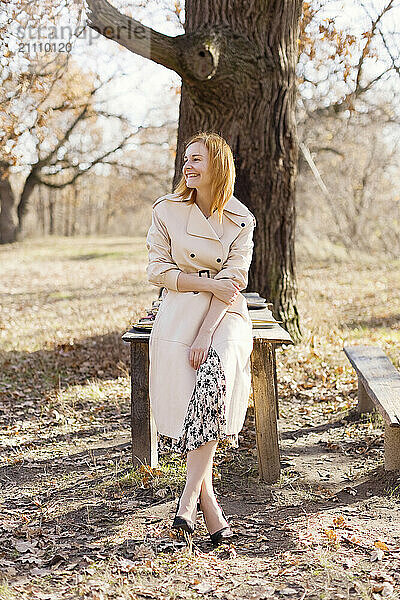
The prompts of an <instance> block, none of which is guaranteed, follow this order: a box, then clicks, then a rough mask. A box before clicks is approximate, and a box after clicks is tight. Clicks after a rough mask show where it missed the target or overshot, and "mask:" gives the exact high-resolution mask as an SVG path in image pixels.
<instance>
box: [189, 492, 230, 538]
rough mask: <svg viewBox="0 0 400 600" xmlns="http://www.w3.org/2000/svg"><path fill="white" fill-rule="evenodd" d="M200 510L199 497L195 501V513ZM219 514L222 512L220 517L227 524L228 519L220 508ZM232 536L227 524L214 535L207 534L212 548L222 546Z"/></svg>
mask: <svg viewBox="0 0 400 600" xmlns="http://www.w3.org/2000/svg"><path fill="white" fill-rule="evenodd" d="M218 506H219V505H218ZM220 508H221V507H220ZM200 510H201V503H200V497H199V499H198V500H197V511H200ZM202 512H203V511H202ZM221 512H222V516H223V517H224V519H225V521H226V522H228V519H227V518H226V516H225V513H224V511H223V510H222V508H221ZM203 514H204V513H203ZM234 535H235V534H234V533H233V531H232V529H231V528H230V526H229V524H228V525H226V526H225V527H222V529H218V531H215V532H214V533H210V534H209V536H210V540H211V543H212V545H213V546H214V548H215V547H216V546H219V545H220V544H222V543H223V542H224V541H225V540H228V539H229V538H231V537H233V536H234Z"/></svg>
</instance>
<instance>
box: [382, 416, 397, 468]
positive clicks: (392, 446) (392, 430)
mask: <svg viewBox="0 0 400 600" xmlns="http://www.w3.org/2000/svg"><path fill="white" fill-rule="evenodd" d="M398 469H400V427H390V425H387V424H386V423H385V470H386V471H397V470H398Z"/></svg>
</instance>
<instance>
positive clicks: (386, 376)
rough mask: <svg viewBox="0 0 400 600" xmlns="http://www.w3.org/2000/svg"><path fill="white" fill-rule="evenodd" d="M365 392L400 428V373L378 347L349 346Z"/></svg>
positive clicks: (351, 360)
mask: <svg viewBox="0 0 400 600" xmlns="http://www.w3.org/2000/svg"><path fill="white" fill-rule="evenodd" d="M343 350H344V352H345V354H346V356H347V358H348V359H349V361H350V363H351V364H352V366H353V367H354V369H355V370H356V372H357V375H358V378H359V381H361V383H362V385H363V387H364V390H365V392H366V393H367V394H368V396H369V397H370V398H371V400H372V401H373V402H374V404H375V406H376V408H377V410H378V411H379V412H380V413H381V415H382V416H383V418H384V419H385V420H386V421H387V422H388V424H389V425H390V426H391V427H400V373H399V372H398V371H397V369H396V367H395V366H394V365H393V364H392V362H391V361H390V359H389V358H388V357H387V356H386V354H385V353H384V352H383V351H382V350H381V348H379V347H376V346H346V347H344V348H343Z"/></svg>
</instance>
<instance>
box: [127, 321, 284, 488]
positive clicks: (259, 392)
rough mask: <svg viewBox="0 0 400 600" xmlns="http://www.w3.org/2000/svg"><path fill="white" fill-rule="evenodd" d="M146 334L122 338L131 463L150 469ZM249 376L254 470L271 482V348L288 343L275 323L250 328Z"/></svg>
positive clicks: (152, 438)
mask: <svg viewBox="0 0 400 600" xmlns="http://www.w3.org/2000/svg"><path fill="white" fill-rule="evenodd" d="M265 313H266V311H264V309H256V310H249V314H250V317H253V318H256V319H263V318H266V314H265ZM149 338H150V333H145V332H141V331H137V330H135V329H131V330H130V331H127V332H126V333H125V334H124V335H123V336H122V339H123V340H124V342H127V343H129V344H130V345H131V430H132V460H133V464H134V465H140V464H142V463H145V464H148V465H150V466H151V467H154V466H156V465H157V463H158V452H157V430H156V427H155V423H154V419H153V417H152V414H151V409H150V400H149V384H148V379H149V349H148V344H149ZM253 342H254V345H253V352H252V354H251V377H252V389H253V398H254V409H255V421H256V439H257V453H258V470H259V474H260V479H261V481H266V482H268V483H274V482H276V481H278V479H279V477H280V469H281V466H280V456H279V444H278V428H277V419H278V417H279V409H278V388H277V377H276V357H275V348H276V346H277V345H279V344H282V343H284V344H292V343H293V341H292V339H291V337H290V335H289V333H288V332H287V331H285V329H283V328H282V327H280V326H279V324H278V323H276V325H274V326H273V327H271V328H268V329H253Z"/></svg>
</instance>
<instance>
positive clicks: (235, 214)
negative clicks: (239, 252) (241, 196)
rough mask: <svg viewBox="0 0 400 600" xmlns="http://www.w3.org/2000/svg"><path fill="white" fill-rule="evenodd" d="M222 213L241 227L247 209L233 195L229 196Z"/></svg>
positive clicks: (246, 214)
mask: <svg viewBox="0 0 400 600" xmlns="http://www.w3.org/2000/svg"><path fill="white" fill-rule="evenodd" d="M224 214H225V216H227V217H228V219H230V220H231V221H233V223H235V224H236V225H239V227H242V223H243V222H244V221H243V217H247V216H248V210H247V208H246V207H243V205H242V204H241V203H240V202H239V200H238V199H237V198H235V196H231V197H230V198H229V200H228V202H227V203H226V204H225V206H224Z"/></svg>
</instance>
